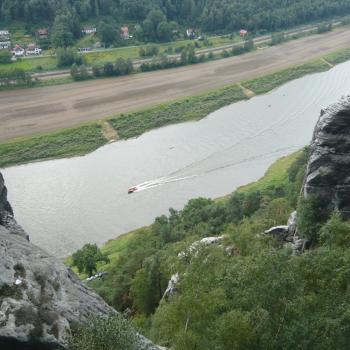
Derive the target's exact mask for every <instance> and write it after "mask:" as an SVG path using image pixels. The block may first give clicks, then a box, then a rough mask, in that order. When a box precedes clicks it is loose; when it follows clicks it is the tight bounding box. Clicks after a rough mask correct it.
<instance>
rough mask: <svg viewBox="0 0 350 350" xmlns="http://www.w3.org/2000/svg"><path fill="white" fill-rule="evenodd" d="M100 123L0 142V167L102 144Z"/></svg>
mask: <svg viewBox="0 0 350 350" xmlns="http://www.w3.org/2000/svg"><path fill="white" fill-rule="evenodd" d="M106 142H107V141H106V139H105V138H104V137H103V135H102V133H101V125H100V124H97V123H95V124H89V125H84V126H80V127H78V128H73V129H66V130H63V131H60V132H56V133H52V134H46V135H40V136H34V137H31V138H21V139H15V140H12V141H8V142H2V143H0V167H4V166H9V165H14V164H19V163H27V162H30V161H33V160H39V159H40V160H42V159H51V158H61V157H70V156H75V155H82V154H86V153H88V152H91V151H93V150H95V149H96V148H98V147H100V146H102V145H104V144H105V143H106Z"/></svg>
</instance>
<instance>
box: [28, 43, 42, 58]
mask: <svg viewBox="0 0 350 350" xmlns="http://www.w3.org/2000/svg"><path fill="white" fill-rule="evenodd" d="M41 52H42V50H41V48H40V47H38V46H36V45H35V44H29V45H28V46H27V49H26V55H27V56H31V55H41Z"/></svg>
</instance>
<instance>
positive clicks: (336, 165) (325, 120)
mask: <svg viewBox="0 0 350 350" xmlns="http://www.w3.org/2000/svg"><path fill="white" fill-rule="evenodd" d="M303 191H304V196H306V197H307V196H308V195H310V194H316V195H317V197H318V198H319V199H320V200H321V201H322V203H323V204H324V205H325V207H326V208H327V209H328V210H329V211H332V210H334V209H336V210H339V211H340V213H342V215H343V216H344V217H346V218H350V97H345V98H342V99H341V100H340V101H339V102H337V103H335V104H333V105H331V106H330V107H328V108H327V109H325V110H322V111H321V115H320V118H319V120H318V122H317V124H316V127H315V131H314V134H313V138H312V142H311V146H310V156H309V161H308V165H307V170H306V179H305V183H304V187H303Z"/></svg>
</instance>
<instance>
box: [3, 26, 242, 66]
mask: <svg viewBox="0 0 350 350" xmlns="http://www.w3.org/2000/svg"><path fill="white" fill-rule="evenodd" d="M14 33H16V34H15V35H12V36H11V38H12V41H13V42H21V43H22V42H24V39H25V38H27V40H26V41H25V43H26V44H29V43H31V42H33V40H34V39H33V37H32V36H30V35H27V36H26V35H25V34H24V30H23V29H21V28H19V29H17V30H15V31H14ZM16 38H17V39H16ZM208 39H209V41H210V42H211V43H212V44H213V46H221V45H225V44H229V43H234V42H237V41H238V40H239V37H238V36H234V37H233V38H232V39H230V37H229V36H222V37H218V36H215V37H209V38H208ZM93 41H94V40H93V39H91V37H89V36H87V37H85V38H83V39H81V40H80V41H79V42H78V43H77V45H76V46H77V47H86V46H91V45H92V43H93ZM190 43H192V44H193V43H194V41H193V40H180V41H174V42H169V43H164V44H154V45H157V46H159V49H160V52H164V51H165V50H166V49H168V48H172V49H173V50H175V49H176V48H178V47H181V46H186V45H188V44H190ZM199 43H200V45H201V46H203V45H204V44H203V42H199ZM144 46H145V45H140V46H125V47H119V48H115V49H110V50H103V51H94V52H90V53H87V54H85V55H84V57H85V59H86V63H87V65H89V66H93V65H95V64H104V63H106V62H115V61H116V60H117V59H118V58H125V59H127V58H130V59H132V60H134V59H138V58H140V56H139V50H140V48H141V47H144ZM203 47H204V46H203ZM39 66H40V67H41V69H38V67H39ZM13 68H22V69H24V70H26V71H28V72H39V71H52V70H56V69H57V66H56V58H55V57H53V56H44V57H33V58H25V59H22V60H20V61H17V62H13V63H10V64H0V70H1V71H3V72H4V71H7V70H11V69H13Z"/></svg>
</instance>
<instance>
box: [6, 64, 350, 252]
mask: <svg viewBox="0 0 350 350" xmlns="http://www.w3.org/2000/svg"><path fill="white" fill-rule="evenodd" d="M349 91H350V61H349V62H346V63H343V64H341V65H339V66H336V67H335V68H333V69H331V70H330V71H328V72H325V73H318V74H313V75H310V76H306V77H304V78H301V79H298V80H294V81H292V82H290V83H288V84H286V85H284V86H282V87H280V88H279V89H276V90H274V91H273V92H271V93H269V94H266V95H261V96H257V97H254V98H252V99H251V100H249V101H242V102H239V103H235V104H232V105H230V106H227V107H224V108H221V109H220V110H218V111H216V112H214V113H212V114H210V115H209V116H208V117H207V118H205V119H202V120H201V121H199V122H188V123H183V124H177V125H172V126H167V127H164V128H160V129H157V130H153V131H150V132H147V133H145V134H144V135H142V136H140V137H138V138H135V139H130V140H127V141H119V142H116V143H113V144H109V145H106V146H104V147H102V148H100V149H98V150H97V151H95V152H93V153H91V154H88V155H87V156H84V157H74V158H69V159H60V160H50V161H44V162H37V163H31V164H27V165H21V166H15V167H10V168H7V169H3V170H2V171H3V174H4V177H5V181H6V184H7V187H8V190H9V200H10V202H11V203H12V206H13V208H14V211H15V215H16V218H17V220H18V222H19V223H20V224H21V225H22V226H23V227H24V229H25V230H26V231H27V232H28V234H29V235H30V237H31V241H32V242H33V243H35V244H37V245H39V246H40V247H42V248H44V249H46V250H47V251H49V252H51V253H53V254H54V255H56V256H58V257H63V256H67V255H68V254H70V253H72V252H73V251H74V250H76V249H78V248H80V247H81V246H82V245H83V244H85V243H87V242H94V243H97V244H102V243H103V242H105V241H107V240H108V239H111V238H115V237H117V236H118V235H120V234H122V233H125V232H128V231H130V230H133V229H135V228H139V227H142V226H144V225H148V224H150V223H152V222H153V220H154V218H155V217H156V216H158V215H161V214H167V212H168V208H170V207H173V208H175V209H180V208H182V207H183V205H184V204H185V203H186V202H187V201H188V200H189V199H190V198H194V197H198V196H204V197H219V196H223V195H225V194H228V193H230V192H232V191H233V190H234V189H236V188H237V187H238V186H241V185H243V184H247V183H249V182H251V181H255V180H257V179H259V178H260V177H261V176H262V175H263V174H264V172H265V171H266V169H267V168H268V167H269V166H270V165H271V164H272V163H273V162H274V161H275V160H276V159H278V158H280V157H281V156H284V155H287V154H290V153H291V152H293V151H295V150H298V149H300V148H302V147H303V146H305V145H307V144H308V143H309V142H310V140H311V136H312V132H313V128H314V126H315V123H316V121H317V119H318V116H319V112H320V109H321V108H322V107H326V106H327V105H329V104H330V103H332V102H335V101H336V100H337V99H338V98H340V97H341V96H342V95H345V94H347V93H348V92H349ZM140 184H143V185H142V186H139V189H140V191H138V192H136V193H134V194H131V195H128V194H127V190H128V188H130V187H131V186H135V185H140ZM141 189H142V190H141Z"/></svg>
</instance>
